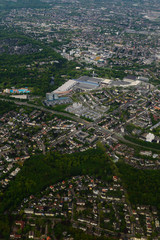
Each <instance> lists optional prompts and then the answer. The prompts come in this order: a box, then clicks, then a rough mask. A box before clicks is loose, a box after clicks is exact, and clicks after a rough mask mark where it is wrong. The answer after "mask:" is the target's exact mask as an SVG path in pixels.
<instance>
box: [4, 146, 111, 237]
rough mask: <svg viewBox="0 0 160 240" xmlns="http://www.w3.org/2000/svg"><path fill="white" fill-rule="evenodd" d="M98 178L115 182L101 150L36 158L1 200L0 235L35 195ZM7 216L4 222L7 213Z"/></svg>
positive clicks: (26, 166) (109, 164)
mask: <svg viewBox="0 0 160 240" xmlns="http://www.w3.org/2000/svg"><path fill="white" fill-rule="evenodd" d="M86 174H89V175H95V176H96V177H97V178H99V177H101V178H102V179H104V180H105V181H112V166H111V162H110V159H109V157H108V156H107V155H106V154H105V152H104V150H103V149H102V148H101V147H98V148H97V149H90V150H88V151H86V152H81V153H73V154H63V155H62V154H60V153H58V152H52V153H48V154H47V155H36V156H33V157H31V158H30V159H29V160H27V161H26V162H25V163H24V166H23V168H22V170H21V171H20V172H19V173H18V174H17V176H16V177H15V180H14V181H12V182H11V183H10V185H9V187H8V189H7V190H6V191H5V192H4V193H3V194H1V196H0V223H1V224H0V233H2V234H3V235H4V234H6V233H7V231H8V229H9V220H8V218H7V216H9V215H10V213H11V211H12V210H14V209H16V207H17V206H18V205H19V204H20V203H21V201H22V200H23V199H24V198H26V197H28V196H30V195H31V194H33V195H34V194H36V193H39V192H40V191H41V190H43V189H44V188H45V187H47V186H49V185H50V184H54V183H55V182H58V181H61V180H65V179H67V178H69V177H71V176H74V175H86ZM6 211H7V216H6V217H5V221H3V219H4V212H6Z"/></svg>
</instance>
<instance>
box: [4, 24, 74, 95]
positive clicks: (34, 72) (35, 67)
mask: <svg viewBox="0 0 160 240" xmlns="http://www.w3.org/2000/svg"><path fill="white" fill-rule="evenodd" d="M0 31H1V36H0V43H1V44H2V48H1V51H0V72H1V80H0V88H1V89H3V88H10V87H13V86H14V87H17V88H20V87H29V88H30V89H31V92H32V93H33V94H36V95H42V96H45V94H46V92H51V91H53V90H54V89H56V88H57V87H59V86H60V85H62V83H64V81H65V78H64V77H63V75H64V76H66V78H73V77H76V76H78V75H77V73H78V72H77V71H76V66H77V63H75V62H72V61H70V62H69V61H67V60H66V59H64V58H62V56H61V55H60V54H59V53H57V52H56V51H55V50H53V48H54V42H53V43H52V46H49V45H46V44H44V43H43V42H40V41H37V40H34V39H32V38H30V37H27V36H25V35H24V34H23V33H17V32H13V31H11V30H7V31H6V30H4V29H3V28H0ZM55 44H57V43H55ZM15 46H16V49H17V51H15ZM51 77H54V84H53V85H51V84H50V82H51Z"/></svg>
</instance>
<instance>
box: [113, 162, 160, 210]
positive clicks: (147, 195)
mask: <svg viewBox="0 0 160 240" xmlns="http://www.w3.org/2000/svg"><path fill="white" fill-rule="evenodd" d="M117 167H118V169H119V173H120V177H121V180H122V181H123V183H124V185H125V188H126V190H127V193H128V196H129V200H130V202H131V203H132V204H133V206H134V205H136V204H142V205H150V206H156V207H157V208H158V210H159V211H160V170H139V169H136V168H133V167H131V166H130V165H128V164H125V163H123V162H119V163H117Z"/></svg>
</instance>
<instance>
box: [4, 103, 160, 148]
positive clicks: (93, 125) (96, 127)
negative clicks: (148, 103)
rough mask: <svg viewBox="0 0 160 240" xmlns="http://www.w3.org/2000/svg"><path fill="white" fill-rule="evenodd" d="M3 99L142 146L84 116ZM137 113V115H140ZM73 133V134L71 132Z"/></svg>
mask: <svg viewBox="0 0 160 240" xmlns="http://www.w3.org/2000/svg"><path fill="white" fill-rule="evenodd" d="M1 100H3V101H9V102H14V103H15V104H17V105H20V106H28V107H31V108H36V109H39V110H41V111H44V112H48V113H52V114H56V115H61V116H65V117H69V118H72V119H73V120H74V121H76V122H79V123H82V124H84V125H85V127H86V128H89V127H93V128H94V129H95V130H96V131H99V132H101V133H102V134H105V135H108V136H109V135H110V136H112V137H113V138H115V139H117V140H120V141H122V142H124V143H128V144H132V145H134V146H137V147H142V146H141V145H139V144H137V143H133V142H131V141H129V140H126V139H125V138H124V137H123V135H121V134H120V133H117V132H113V131H110V130H109V129H105V128H103V127H101V126H99V125H97V124H96V122H94V123H93V122H88V121H86V120H84V119H82V118H79V117H77V116H75V115H70V114H68V113H64V112H57V111H54V110H51V109H48V108H45V107H43V106H37V105H34V104H30V103H26V102H20V101H16V100H10V99H3V98H1ZM144 112H145V111H143V112H140V113H139V114H138V115H141V114H142V113H144ZM138 115H137V116H138ZM135 117H136V116H134V117H133V118H132V120H133V119H134V118H135ZM71 135H72V134H71ZM143 148H146V149H151V150H156V151H160V150H157V149H154V148H148V147H145V146H143Z"/></svg>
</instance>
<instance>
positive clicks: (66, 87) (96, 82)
mask: <svg viewBox="0 0 160 240" xmlns="http://www.w3.org/2000/svg"><path fill="white" fill-rule="evenodd" d="M147 82H148V79H147V78H144V77H135V76H130V75H129V76H126V77H125V78H124V79H123V80H120V79H116V80H113V79H104V78H95V77H88V76H82V77H80V78H78V79H72V80H68V81H67V82H65V83H64V84H63V85H62V86H60V87H59V88H57V89H56V90H54V91H53V92H50V93H46V100H45V104H46V105H47V106H53V105H56V104H67V103H72V100H71V98H70V97H69V96H70V94H71V92H73V91H77V90H79V91H91V90H95V89H98V88H101V87H109V88H111V87H123V88H125V87H136V86H138V85H142V84H145V85H146V84H147Z"/></svg>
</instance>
